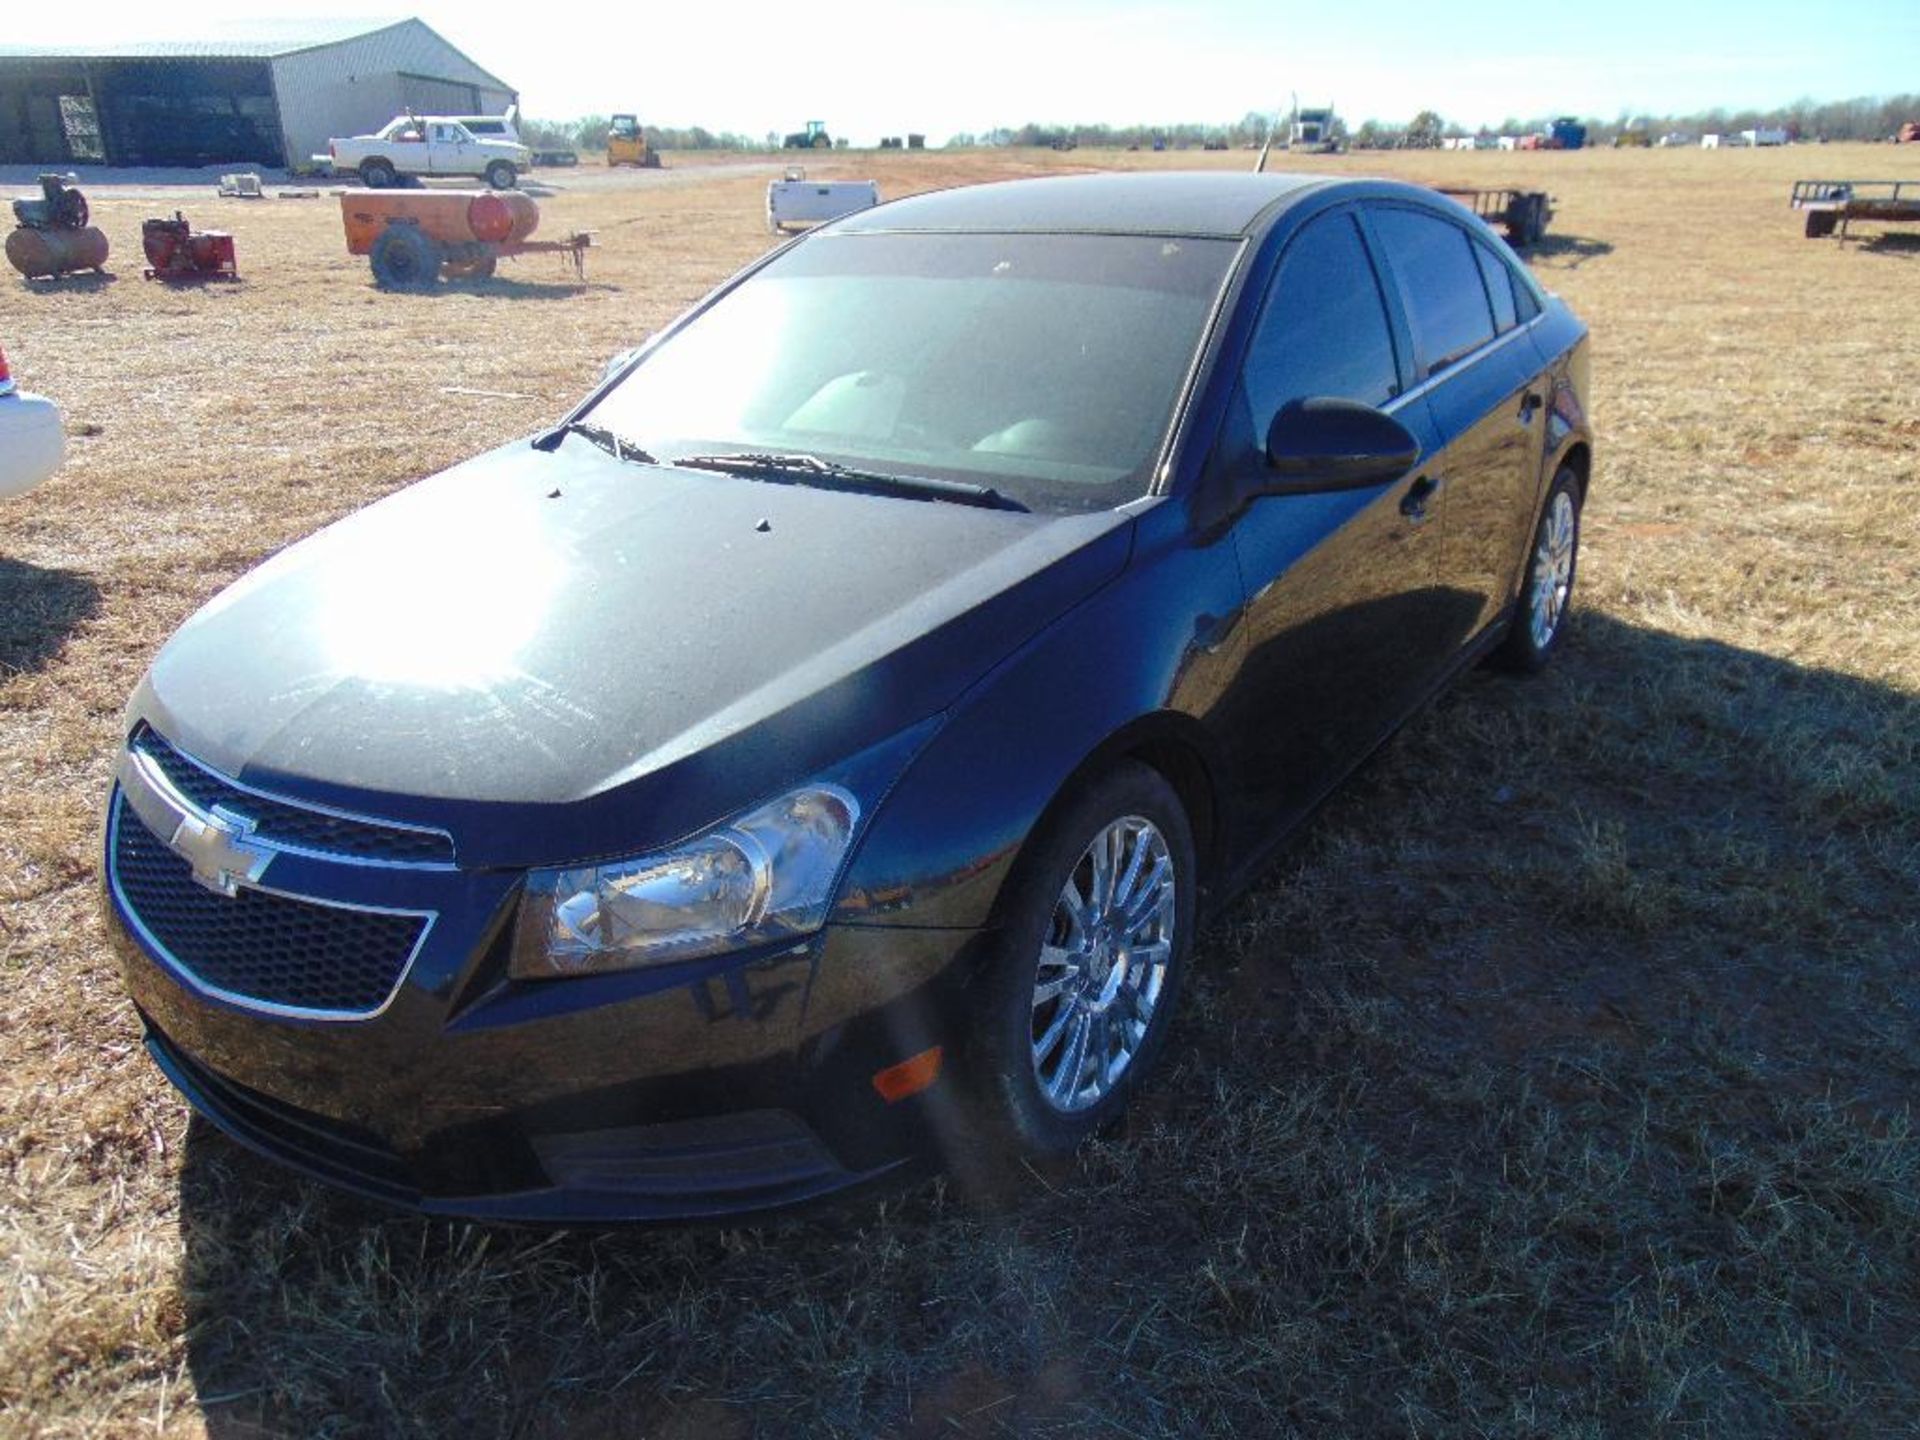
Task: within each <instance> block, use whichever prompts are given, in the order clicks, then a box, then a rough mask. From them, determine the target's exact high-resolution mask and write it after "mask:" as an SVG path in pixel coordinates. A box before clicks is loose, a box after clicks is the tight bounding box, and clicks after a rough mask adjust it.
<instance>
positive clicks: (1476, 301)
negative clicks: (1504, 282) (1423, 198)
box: [1372, 206, 1494, 377]
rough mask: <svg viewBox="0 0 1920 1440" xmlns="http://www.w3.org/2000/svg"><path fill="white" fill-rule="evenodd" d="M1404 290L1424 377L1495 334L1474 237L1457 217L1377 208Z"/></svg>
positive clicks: (1375, 221) (1382, 237) (1389, 258)
mask: <svg viewBox="0 0 1920 1440" xmlns="http://www.w3.org/2000/svg"><path fill="white" fill-rule="evenodd" d="M1372 219H1373V225H1374V229H1375V231H1376V232H1377V233H1378V234H1379V236H1380V241H1381V243H1382V244H1383V245H1384V246H1385V247H1386V251H1387V263H1388V264H1389V265H1390V266H1392V268H1393V273H1394V277H1395V279H1396V280H1398V282H1399V285H1400V290H1401V293H1402V294H1403V295H1404V296H1405V298H1406V303H1407V319H1408V322H1409V323H1410V324H1411V325H1412V327H1413V343H1414V348H1415V350H1416V352H1417V353H1418V355H1419V361H1420V374H1421V375H1422V376H1423V377H1424V376H1427V375H1432V374H1434V373H1435V372H1436V371H1439V370H1444V369H1445V368H1446V367H1447V366H1449V365H1451V364H1453V363H1454V362H1455V361H1457V360H1459V359H1461V358H1462V357H1463V356H1465V355H1468V354H1470V353H1472V352H1473V351H1474V350H1477V349H1479V348H1480V346H1482V345H1484V344H1486V343H1487V342H1488V341H1489V340H1491V339H1492V338H1493V335H1494V328H1493V310H1492V308H1491V306H1490V304H1489V302H1488V300H1487V288H1486V284H1485V282H1483V281H1482V280H1481V278H1480V262H1479V261H1478V260H1477V259H1476V258H1475V257H1474V253H1473V240H1472V238H1471V237H1469V236H1468V234H1467V232H1466V231H1464V230H1462V229H1461V228H1460V227H1459V226H1458V225H1455V224H1454V223H1453V222H1452V221H1451V220H1443V219H1441V218H1440V217H1439V216H1438V215H1429V214H1426V213H1425V212H1424V211H1419V210H1405V209H1401V208H1399V207H1397V206H1381V207H1380V208H1378V209H1376V210H1374V211H1373V212H1372Z"/></svg>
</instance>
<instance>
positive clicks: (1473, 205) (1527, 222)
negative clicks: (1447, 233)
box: [1433, 185, 1553, 250]
mask: <svg viewBox="0 0 1920 1440" xmlns="http://www.w3.org/2000/svg"><path fill="white" fill-rule="evenodd" d="M1433 188H1434V189H1436V190H1438V191H1439V192H1440V193H1441V194H1442V195H1451V196H1452V197H1453V198H1454V199H1455V200H1458V201H1459V202H1460V203H1461V204H1462V205H1464V206H1466V207H1467V208H1468V209H1469V210H1471V211H1473V213H1474V214H1476V215H1478V216H1479V217H1480V218H1481V219H1482V220H1484V221H1486V222H1487V223H1488V224H1489V225H1498V226H1500V227H1501V228H1502V229H1503V230H1505V231H1506V232H1507V243H1508V244H1509V245H1511V246H1513V248H1514V249H1516V250H1518V249H1520V248H1521V247H1522V246H1525V245H1532V244H1534V243H1535V242H1537V241H1538V240H1539V239H1540V237H1541V236H1542V235H1545V234H1546V233H1547V223H1548V222H1549V221H1550V220H1552V219H1553V197H1552V196H1551V195H1549V194H1547V192H1546V191H1544V190H1474V189H1470V188H1467V187H1464V186H1455V185H1436V186H1434V187H1433Z"/></svg>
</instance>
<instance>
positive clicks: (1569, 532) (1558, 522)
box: [1527, 490, 1577, 650]
mask: <svg viewBox="0 0 1920 1440" xmlns="http://www.w3.org/2000/svg"><path fill="white" fill-rule="evenodd" d="M1576 525H1577V522H1576V517H1575V514H1574V508H1573V496H1571V495H1570V494H1568V493H1567V492H1566V491H1565V490H1560V491H1558V492H1556V493H1555V495H1554V497H1553V503H1552V504H1551V505H1549V506H1548V507H1547V513H1546V515H1545V516H1544V517H1543V518H1542V520H1541V522H1540V539H1539V542H1538V543H1537V544H1536V545H1535V546H1534V551H1533V593H1532V594H1531V595H1530V596H1529V597H1528V602H1527V624H1528V627H1529V630H1530V632H1531V634H1532V637H1533V645H1534V648H1535V649H1536V650H1544V649H1546V648H1547V646H1548V645H1549V644H1550V643H1551V642H1552V640H1553V637H1554V634H1555V632H1557V631H1558V630H1559V628H1560V621H1561V619H1562V618H1563V617H1564V616H1565V615H1566V613H1567V595H1568V593H1569V592H1570V591H1571V590H1572V588H1573V552H1574V541H1575V537H1576V534H1577V529H1576Z"/></svg>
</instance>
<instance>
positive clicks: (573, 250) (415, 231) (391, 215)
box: [338, 190, 593, 290]
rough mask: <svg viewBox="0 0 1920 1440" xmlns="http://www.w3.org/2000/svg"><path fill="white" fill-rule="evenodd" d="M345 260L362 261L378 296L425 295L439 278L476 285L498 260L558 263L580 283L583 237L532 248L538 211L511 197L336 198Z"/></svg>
mask: <svg viewBox="0 0 1920 1440" xmlns="http://www.w3.org/2000/svg"><path fill="white" fill-rule="evenodd" d="M338 194H339V196H340V219H341V221H342V223H343V224H344V226H345V227H346V232H347V253H348V254H349V255H365V256H366V257H367V259H368V260H369V262H370V263H371V264H372V266H373V278H374V283H376V284H377V285H379V287H380V288H381V289H382V290H431V289H433V288H434V287H435V286H436V285H437V284H438V283H439V281H440V277H441V275H443V274H444V275H446V276H448V277H449V278H451V279H476V280H484V279H486V278H487V277H488V276H490V275H492V274H493V272H494V267H495V266H496V265H497V264H498V263H499V260H500V257H501V256H503V255H507V256H513V255H536V254H547V255H558V256H560V257H561V258H562V259H563V260H564V261H566V262H567V263H568V264H569V265H570V266H571V267H572V269H573V273H574V275H575V276H576V277H578V278H579V279H581V280H584V279H586V275H587V251H588V250H590V249H592V248H593V234H592V232H591V231H586V230H582V231H578V232H576V233H574V234H572V235H569V236H567V237H566V238H565V239H564V240H533V239H530V238H528V237H530V236H531V235H532V234H533V232H534V231H535V230H536V229H537V228H538V227H539V225H540V207H539V206H538V205H536V204H535V203H534V202H533V197H532V196H530V195H527V194H524V193H523V192H521V191H519V190H507V191H500V190H429V191H421V192H407V191H380V192H377V193H376V192H374V191H371V190H342V191H339V192H338Z"/></svg>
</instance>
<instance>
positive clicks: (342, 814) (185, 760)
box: [122, 723, 459, 872]
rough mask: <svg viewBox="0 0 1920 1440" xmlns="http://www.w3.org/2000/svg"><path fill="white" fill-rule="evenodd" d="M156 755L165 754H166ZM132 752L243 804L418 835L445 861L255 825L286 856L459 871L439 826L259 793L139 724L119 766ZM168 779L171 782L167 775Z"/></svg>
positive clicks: (448, 835) (261, 839)
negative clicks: (185, 769) (179, 769)
mask: <svg viewBox="0 0 1920 1440" xmlns="http://www.w3.org/2000/svg"><path fill="white" fill-rule="evenodd" d="M159 752H164V754H162V753H159ZM132 754H137V755H140V756H141V757H143V758H144V759H145V760H146V761H147V763H148V764H149V765H150V766H151V767H153V768H154V769H157V770H159V771H160V772H161V773H162V774H166V771H167V762H168V761H175V762H178V763H180V764H183V765H189V766H191V767H193V769H194V770H195V771H198V772H199V773H200V774H201V775H203V776H205V777H206V778H207V779H208V780H209V781H211V782H212V783H213V784H214V785H216V786H218V787H220V788H221V789H224V790H228V791H231V792H233V794H234V796H235V798H236V799H238V800H241V801H244V800H246V799H253V800H258V801H261V802H263V803H264V804H265V805H267V806H269V807H272V808H273V809H275V810H284V811H293V812H300V813H304V814H306V815H309V816H313V817H316V818H318V819H321V820H330V821H334V822H337V823H340V824H343V825H352V826H358V827H361V828H363V829H364V830H366V831H368V832H369V833H370V834H378V833H380V832H387V833H389V834H398V835H402V836H411V837H418V838H420V839H422V840H433V841H437V842H438V844H439V847H440V848H442V849H444V851H445V853H446V857H447V858H446V859H444V860H426V859H395V858H392V857H387V856H380V855H372V854H365V853H362V852H360V851H356V850H341V849H334V848H329V847H327V846H324V845H312V844H303V843H301V841H299V840H297V839H289V838H286V837H285V836H283V835H276V834H275V833H274V828H273V826H272V825H271V824H257V825H256V829H257V830H258V831H259V833H258V834H257V835H256V836H255V837H254V838H255V839H256V840H257V841H258V842H259V843H261V844H264V845H267V846H269V847H271V848H272V849H274V850H276V851H283V852H285V853H286V854H289V855H302V856H306V857H307V858H309V859H314V860H329V861H333V862H335V863H337V864H341V865H366V866H379V867H383V868H389V869H396V870H431V871H442V872H451V871H453V870H456V869H458V868H459V866H458V865H457V863H456V862H455V851H454V845H453V836H452V834H451V833H449V832H448V831H446V830H444V829H442V828H440V827H438V826H433V825H414V824H410V823H409V822H407V821H404V820H389V819H386V818H384V817H382V816H378V815H365V814H361V813H359V812H358V811H353V810H343V809H341V808H339V807H338V806H333V805H323V804H320V803H318V802H316V801H312V800H296V799H292V798H289V797H288V796H285V795H280V794H275V793H274V792H272V791H268V790H262V789H260V788H258V787H257V786H253V785H248V784H245V783H243V782H242V781H239V780H236V779H234V778H233V777H232V776H231V775H227V774H223V773H222V772H221V771H219V770H216V769H214V767H213V766H211V765H209V764H207V763H206V762H205V761H203V760H198V759H196V758H194V757H193V756H192V755H189V754H188V753H187V752H186V751H184V750H182V749H180V748H179V747H178V746H176V745H174V744H173V743H172V742H171V741H169V740H168V739H167V738H166V737H165V736H164V735H162V734H161V733H160V732H159V731H158V730H155V729H154V728H153V727H152V726H151V725H148V724H144V723H143V724H142V725H140V727H139V728H138V729H136V730H135V731H134V732H133V734H132V735H131V736H130V737H129V738H128V740H127V746H126V752H125V754H123V756H122V763H123V764H124V763H125V760H126V757H127V755H132ZM169 780H170V782H171V777H170V776H169ZM171 788H172V789H173V790H174V792H175V793H176V794H178V793H179V792H180V789H181V787H180V786H179V785H178V784H172V785H171ZM183 798H187V799H188V800H189V801H190V803H192V805H193V808H194V809H195V810H197V811H201V812H205V811H206V810H207V809H208V808H209V807H207V806H205V805H201V804H199V803H198V802H197V801H194V800H193V799H192V797H183ZM214 808H218V807H214ZM256 818H257V817H256Z"/></svg>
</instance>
